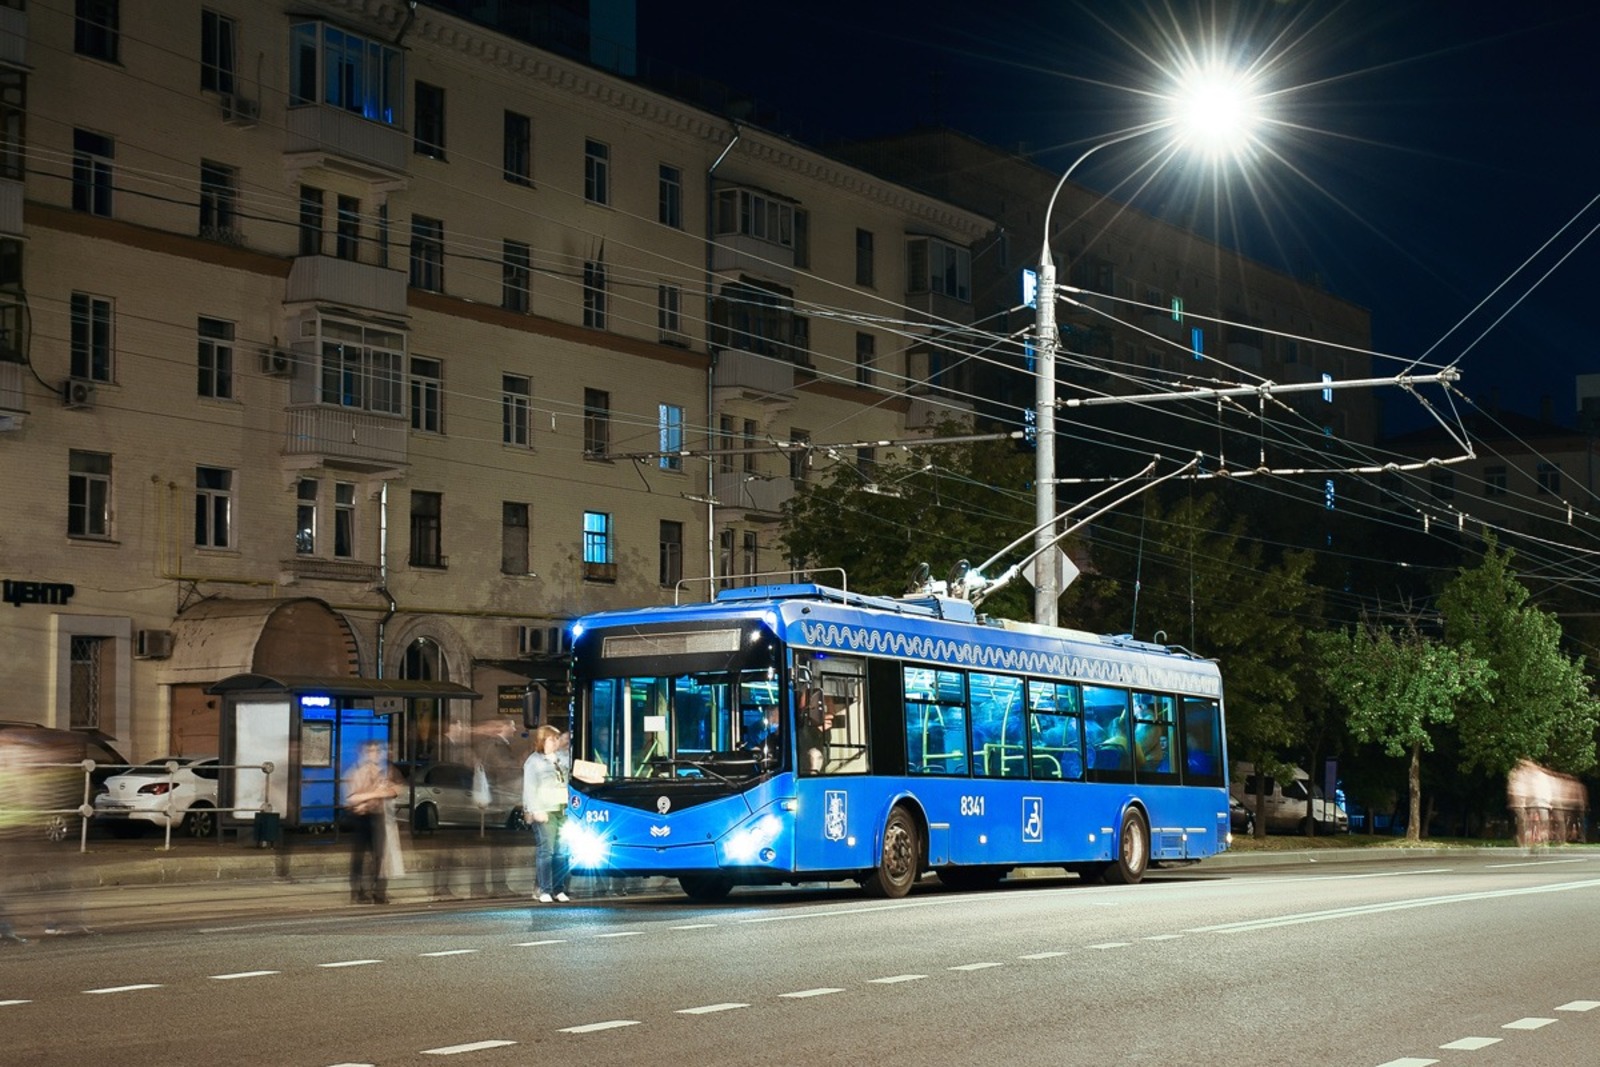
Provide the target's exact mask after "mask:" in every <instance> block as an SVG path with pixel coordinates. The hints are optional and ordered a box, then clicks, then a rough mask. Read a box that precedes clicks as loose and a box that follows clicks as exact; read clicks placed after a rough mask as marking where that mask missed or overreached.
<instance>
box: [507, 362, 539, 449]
mask: <svg viewBox="0 0 1600 1067" xmlns="http://www.w3.org/2000/svg"><path fill="white" fill-rule="evenodd" d="M532 404H533V381H532V380H531V379H529V378H524V377H522V376H521V375H518V374H502V375H501V376H500V440H501V442H502V443H503V444H508V445H515V446H516V447H518V448H527V447H528V445H529V444H530V443H531V442H532V435H531V433H530V428H531V426H532V416H533V412H532Z"/></svg>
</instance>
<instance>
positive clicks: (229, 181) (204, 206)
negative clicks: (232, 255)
mask: <svg viewBox="0 0 1600 1067" xmlns="http://www.w3.org/2000/svg"><path fill="white" fill-rule="evenodd" d="M238 227H239V172H238V171H237V170H236V169H234V168H233V167H229V166H226V165H224V164H222V163H212V162H209V161H206V160H202V161H201V163H200V236H201V237H204V238H205V239H206V240H208V241H222V242H223V243H225V244H238V243H239V228H238Z"/></svg>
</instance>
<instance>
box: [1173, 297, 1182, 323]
mask: <svg viewBox="0 0 1600 1067" xmlns="http://www.w3.org/2000/svg"><path fill="white" fill-rule="evenodd" d="M1171 307H1172V321H1173V322H1182V321H1183V297H1181V296H1175V297H1173V298H1172V304H1171Z"/></svg>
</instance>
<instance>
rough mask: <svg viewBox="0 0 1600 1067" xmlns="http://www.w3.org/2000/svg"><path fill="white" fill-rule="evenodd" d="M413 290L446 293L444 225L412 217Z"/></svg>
mask: <svg viewBox="0 0 1600 1067" xmlns="http://www.w3.org/2000/svg"><path fill="white" fill-rule="evenodd" d="M411 288H413V289H426V290H428V291H429V292H432V293H442V292H444V223H443V222H441V221H440V220H438V219H430V218H428V217H427V216H425V215H413V216H411Z"/></svg>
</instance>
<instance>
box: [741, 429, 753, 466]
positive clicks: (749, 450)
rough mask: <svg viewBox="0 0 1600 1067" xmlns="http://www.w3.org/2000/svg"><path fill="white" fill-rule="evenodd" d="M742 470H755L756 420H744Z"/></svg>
mask: <svg viewBox="0 0 1600 1067" xmlns="http://www.w3.org/2000/svg"><path fill="white" fill-rule="evenodd" d="M742 436H743V437H744V472H745V473H746V474H754V473H755V472H756V420H755V419H745V420H744V434H743V435H742Z"/></svg>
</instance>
